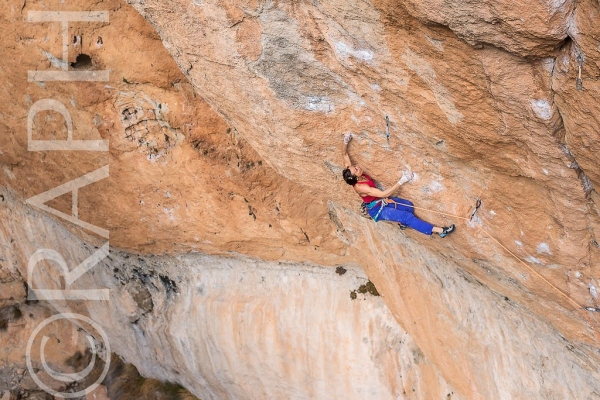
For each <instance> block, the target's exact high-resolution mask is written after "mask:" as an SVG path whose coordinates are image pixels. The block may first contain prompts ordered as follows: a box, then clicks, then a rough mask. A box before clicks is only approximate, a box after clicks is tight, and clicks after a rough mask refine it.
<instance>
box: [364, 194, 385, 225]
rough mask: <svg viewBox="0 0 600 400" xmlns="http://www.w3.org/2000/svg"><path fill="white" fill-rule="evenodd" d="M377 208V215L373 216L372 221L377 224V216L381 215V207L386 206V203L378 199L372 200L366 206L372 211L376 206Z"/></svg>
mask: <svg viewBox="0 0 600 400" xmlns="http://www.w3.org/2000/svg"><path fill="white" fill-rule="evenodd" d="M378 204H379V205H380V206H379V210H377V214H375V216H374V217H373V221H375V222H377V221H378V220H379V214H381V210H383V207H385V206H387V204H388V202H387V201H386V200H385V199H380V200H373V201H372V202H370V203H367V204H366V207H367V208H368V209H369V210H372V209H373V208H375V207H377V205H378Z"/></svg>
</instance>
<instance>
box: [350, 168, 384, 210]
mask: <svg viewBox="0 0 600 400" xmlns="http://www.w3.org/2000/svg"><path fill="white" fill-rule="evenodd" d="M363 176H364V177H365V178H367V181H366V182H357V183H356V185H369V186H370V187H372V188H376V187H377V186H375V182H373V179H371V177H370V176H369V175H367V174H363ZM380 199H381V197H373V196H365V197H363V198H362V200H363V201H364V202H365V203H370V202H372V201H375V200H380Z"/></svg>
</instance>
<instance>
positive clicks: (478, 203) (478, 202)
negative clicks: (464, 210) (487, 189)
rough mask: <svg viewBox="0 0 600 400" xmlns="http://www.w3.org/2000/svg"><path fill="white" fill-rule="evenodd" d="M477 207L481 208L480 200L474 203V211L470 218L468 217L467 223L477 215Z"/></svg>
mask: <svg viewBox="0 0 600 400" xmlns="http://www.w3.org/2000/svg"><path fill="white" fill-rule="evenodd" d="M479 207H481V199H477V202H476V203H475V209H474V210H473V212H472V213H471V217H469V221H471V220H473V217H474V216H475V214H476V213H477V210H479Z"/></svg>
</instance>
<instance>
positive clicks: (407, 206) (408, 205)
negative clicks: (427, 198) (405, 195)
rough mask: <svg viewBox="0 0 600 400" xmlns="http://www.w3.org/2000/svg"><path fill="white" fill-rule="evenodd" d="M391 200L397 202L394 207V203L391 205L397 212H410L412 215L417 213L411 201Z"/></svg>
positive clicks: (395, 198) (397, 198) (398, 198)
mask: <svg viewBox="0 0 600 400" xmlns="http://www.w3.org/2000/svg"><path fill="white" fill-rule="evenodd" d="M390 199H392V200H394V201H395V202H396V204H395V205H394V203H391V205H392V206H394V208H396V209H397V210H400V211H408V212H409V213H412V214H414V213H415V208H414V207H413V206H414V204H413V203H412V202H411V201H409V200H405V199H401V198H400V197H390Z"/></svg>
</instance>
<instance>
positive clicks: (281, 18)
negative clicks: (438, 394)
mask: <svg viewBox="0 0 600 400" xmlns="http://www.w3.org/2000/svg"><path fill="white" fill-rule="evenodd" d="M130 3H131V4H132V5H133V6H134V7H135V8H136V9H137V10H138V11H139V12H140V13H141V14H142V15H143V16H144V17H145V18H146V19H147V20H149V21H150V22H151V23H152V25H153V26H154V27H155V28H156V30H157V32H158V33H159V34H160V36H161V39H162V41H163V43H164V44H165V47H166V48H167V49H168V50H169V51H170V53H171V54H172V55H173V57H174V59H175V60H176V62H177V63H178V65H179V67H180V68H181V70H182V71H184V73H185V75H186V76H187V77H188V78H189V79H190V81H191V82H192V83H193V85H194V87H195V88H196V91H197V92H198V93H199V94H200V95H201V96H202V97H203V98H204V99H206V100H207V101H208V103H209V104H211V105H212V106H213V108H214V109H215V110H217V111H218V112H219V113H220V114H221V115H222V116H223V117H224V118H225V120H226V121H227V122H228V123H229V124H230V125H231V126H233V127H235V128H236V129H237V130H238V131H239V132H243V136H244V138H246V139H247V140H248V142H249V143H250V145H251V146H252V147H253V148H254V149H255V150H256V151H257V152H258V154H259V155H260V156H261V157H262V158H264V159H265V161H266V162H268V163H269V164H270V165H271V166H273V168H274V169H275V170H276V171H278V172H279V173H281V174H282V175H283V176H286V177H288V178H290V179H292V180H293V181H295V182H298V183H300V184H301V185H304V186H305V187H307V188H310V189H315V188H318V190H319V194H320V195H322V196H323V197H326V198H327V199H329V200H330V201H331V202H332V205H333V208H334V209H335V208H336V207H355V204H356V200H355V199H354V198H353V197H352V196H353V193H352V192H351V191H350V190H348V188H347V187H344V184H343V183H342V182H341V180H340V178H339V172H340V157H339V146H340V145H339V143H340V135H341V133H342V132H344V131H347V130H351V131H354V132H355V133H356V134H357V135H358V138H357V140H355V142H354V143H353V144H352V147H351V153H352V155H353V156H354V159H355V160H357V162H359V163H361V164H362V165H363V166H367V168H368V169H369V171H370V172H371V173H372V174H373V175H374V176H375V177H379V178H380V179H381V180H382V181H383V183H384V184H391V183H392V182H394V178H396V177H397V176H398V170H399V169H401V168H407V167H408V168H411V169H412V170H413V171H415V172H416V173H417V174H418V179H417V180H416V181H415V182H413V183H412V184H409V185H407V186H406V188H405V189H404V188H403V192H402V193H403V195H404V196H406V197H408V198H411V199H414V200H417V201H418V203H419V205H421V206H422V207H424V208H427V209H433V210H436V211H442V212H446V213H449V214H455V215H461V216H467V215H468V214H469V213H470V210H471V209H472V207H473V205H474V202H475V199H476V198H477V197H479V198H481V199H482V200H483V204H484V207H483V209H482V210H481V212H480V213H479V215H478V218H479V219H477V220H476V221H475V222H474V225H472V226H467V225H466V224H463V223H461V224H459V231H458V232H457V234H456V235H454V237H453V238H452V240H451V241H444V242H440V241H436V240H429V239H426V238H424V237H422V236H419V235H417V234H413V233H412V232H409V233H407V235H409V237H410V241H411V243H415V244H416V243H418V244H419V245H421V246H423V247H422V248H419V249H420V251H419V252H408V251H407V250H406V247H404V248H403V247H401V246H392V244H391V243H395V242H389V241H386V240H384V241H383V242H381V241H380V240H379V239H380V237H378V238H377V240H375V239H371V241H369V240H368V239H364V238H363V237H362V236H361V235H360V234H357V235H356V240H355V241H352V240H350V239H347V240H348V243H349V244H355V245H354V246H352V247H351V251H352V253H353V254H356V255H357V256H358V255H359V254H360V256H361V260H363V267H364V268H365V270H366V272H367V274H368V275H369V276H370V277H373V279H374V282H375V283H376V285H378V286H379V287H382V288H383V292H384V293H386V294H389V296H388V297H387V298H386V303H387V304H388V306H389V307H390V309H391V310H392V312H394V314H395V315H397V317H398V318H399V320H401V322H402V325H403V326H404V327H405V328H406V329H407V330H408V331H409V332H410V333H411V334H412V335H414V337H415V340H416V342H417V343H419V345H420V346H422V348H423V349H424V352H425V354H427V355H428V356H429V357H430V358H431V359H432V360H435V361H434V362H436V364H437V365H438V366H439V367H440V368H441V369H442V371H443V374H444V376H445V377H446V378H447V379H448V380H449V381H450V382H451V383H452V384H453V385H455V387H456V388H457V390H459V391H460V392H462V393H464V394H465V395H467V396H470V397H482V398H495V397H498V396H501V395H502V393H504V390H506V388H507V387H509V386H510V385H508V384H507V383H506V382H504V383H500V382H497V381H496V382H495V383H491V381H490V378H491V377H492V376H494V377H495V376H497V375H496V374H495V373H494V372H493V371H495V369H496V366H497V363H496V362H495V361H493V357H490V356H489V354H488V353H487V351H491V352H492V353H494V354H495V353H502V352H504V353H505V352H509V353H510V352H513V351H514V352H515V353H516V354H521V353H522V351H524V350H523V349H522V350H518V349H519V348H520V345H518V344H517V342H512V344H509V343H507V342H505V343H502V344H500V343H501V342H498V341H497V340H491V339H490V337H487V336H486V334H483V335H482V333H481V330H484V331H486V332H488V331H487V329H488V326H489V324H486V325H484V324H481V325H479V324H471V323H470V322H468V321H470V317H469V315H471V314H472V313H474V311H467V309H468V308H467V309H462V311H461V312H459V313H458V314H457V313H456V311H455V310H454V308H453V307H452V306H451V305H450V304H447V303H445V302H444V301H439V298H438V295H435V294H434V292H432V290H433V289H431V290H426V289H423V288H422V287H423V286H427V285H425V283H426V282H429V280H430V279H431V277H427V276H428V274H427V273H426V272H425V271H423V269H424V268H425V265H426V264H427V263H426V262H425V261H424V260H425V259H427V257H429V255H432V256H433V254H437V253H441V254H444V256H443V261H441V260H440V262H435V263H433V264H435V265H436V266H438V267H440V268H441V267H442V265H444V268H446V267H448V268H449V270H448V273H451V274H453V275H455V274H460V273H463V272H464V273H467V274H469V275H472V276H473V277H474V279H476V280H477V281H479V282H481V283H482V289H481V290H484V291H485V290H489V289H491V290H493V291H495V292H496V293H500V294H501V295H502V296H505V297H507V298H509V299H510V301H515V302H516V304H518V305H519V306H518V307H519V309H520V310H522V312H523V314H521V318H526V317H525V316H526V315H528V313H532V314H533V315H536V316H538V317H539V318H542V320H544V321H549V322H550V323H551V324H552V325H553V326H554V328H555V329H557V330H558V331H559V332H560V333H561V334H562V335H563V336H564V337H565V338H567V340H569V341H573V342H574V343H575V344H576V347H577V348H578V349H580V351H582V352H583V353H585V354H587V355H586V356H585V357H586V358H589V360H590V361H589V362H590V363H591V364H588V365H590V369H589V373H590V374H594V375H595V374H596V373H597V371H596V370H597V368H595V367H591V365H597V362H598V360H597V357H598V354H597V352H596V351H595V350H594V349H595V348H597V346H598V343H597V339H595V337H594V334H593V331H592V328H591V327H590V325H589V324H588V322H587V320H586V318H584V316H583V315H582V314H581V312H580V310H576V309H574V307H573V305H572V304H570V303H569V302H568V301H567V300H566V299H565V298H564V297H563V296H562V295H561V294H560V293H558V292H557V291H555V290H554V289H553V288H552V287H551V286H550V285H548V284H547V283H545V282H544V281H543V280H542V279H540V278H539V277H538V276H536V275H535V274H533V273H532V272H531V271H530V270H527V269H526V268H525V267H524V266H523V265H522V264H520V263H519V262H517V261H516V260H515V259H514V258H512V257H511V256H510V255H509V254H507V252H506V251H505V250H504V249H502V248H501V247H499V246H498V244H497V243H496V242H494V241H492V240H491V239H489V238H488V237H487V236H486V235H484V234H482V233H481V231H479V230H476V229H473V228H474V227H475V226H477V225H479V226H482V227H483V228H485V229H486V230H487V231H489V232H491V233H492V234H493V236H494V237H495V238H497V239H498V240H499V242H500V243H503V244H504V245H505V246H508V247H509V248H510V249H511V251H513V252H514V253H515V254H516V255H517V256H518V257H520V258H521V259H523V260H525V261H526V262H527V263H529V265H530V266H531V267H532V268H533V269H534V270H536V271H538V272H539V273H540V274H542V275H543V276H544V277H545V278H546V279H547V280H548V281H550V282H552V283H553V284H554V285H556V286H557V287H558V288H559V289H560V290H562V291H563V292H564V293H566V294H568V295H569V296H570V297H572V298H573V299H574V300H575V301H576V302H577V303H579V304H580V305H588V306H592V307H594V306H595V305H596V302H597V299H596V296H597V294H595V293H596V290H595V287H596V286H597V285H598V282H597V279H598V272H597V267H596V266H597V259H598V245H597V240H596V234H597V233H595V232H596V230H597V228H598V222H599V219H598V196H597V193H596V192H595V191H594V187H595V185H597V184H598V182H599V179H598V169H597V167H596V166H597V164H598V156H597V154H598V152H597V150H598V145H597V143H598V142H597V138H598V132H599V130H600V125H599V121H598V115H600V114H599V113H598V111H599V110H598V107H599V105H598V104H599V103H598V101H597V96H598V90H597V89H598V83H597V80H596V78H595V77H596V76H597V72H598V64H597V63H598V60H599V59H600V57H599V54H598V52H599V47H598V45H599V43H598V39H597V36H598V29H599V28H598V26H599V25H598V24H596V23H594V22H593V21H594V20H595V18H597V15H598V11H599V10H598V3H597V2H595V1H591V0H587V1H581V2H577V4H575V3H573V2H569V1H567V2H560V3H557V2H550V1H548V2H537V3H535V4H530V3H519V4H517V5H515V4H513V3H512V2H504V3H503V2H483V4H482V3H481V2H460V5H459V3H457V2H454V3H451V2H441V1H437V2H436V1H423V2H421V1H410V2H405V3H403V4H398V3H395V2H387V1H372V2H346V1H344V2H336V1H330V2H323V3H320V2H318V3H310V2H277V1H264V2H258V1H236V2H227V3H223V2H217V1H202V2H187V1H185V2H184V1H177V0H174V1H167V2H166V3H165V2H160V7H165V6H167V7H169V9H171V10H172V12H170V13H163V12H161V11H160V10H161V8H160V7H158V4H159V3H157V2H154V1H152V0H143V1H138V0H136V1H131V2H130ZM578 56H580V59H581V60H583V61H582V64H581V77H582V79H583V90H581V91H579V90H577V89H576V88H575V82H576V81H575V79H576V78H577V77H578V73H579V65H580V64H579V63H578V61H577V59H578ZM240 105H244V106H240ZM385 115H388V116H389V117H390V120H391V132H390V133H391V135H390V137H389V140H388V139H387V138H386V135H385V134H384V117H385ZM274 147H278V148H282V149H285V151H277V152H273V151H272V149H273V148H274ZM423 215H424V216H425V215H426V216H427V218H429V219H431V220H434V221H437V222H438V223H439V224H443V223H447V221H448V219H443V218H441V217H439V216H436V215H434V214H425V213H424V214H423ZM450 220H451V218H450ZM456 222H458V221H456ZM369 224H371V223H370V222H368V221H366V220H360V222H359V223H358V226H353V227H352V231H354V232H361V233H362V232H365V229H368V230H370V229H372V228H371V225H369ZM367 227H369V228H367ZM339 229H340V231H344V230H346V231H349V230H350V228H348V227H346V225H344V224H343V222H342V223H341V225H340V226H339ZM365 241H366V242H365ZM381 249H387V251H385V252H384V251H383V250H381ZM395 254H401V255H402V257H401V258H394V255H395ZM365 260H371V261H372V260H377V262H378V264H375V263H373V262H368V261H365ZM424 264H425V265H424ZM375 265H381V267H380V268H377V267H375ZM410 265H413V266H414V271H415V275H406V276H403V277H400V276H399V277H398V279H396V280H394V279H392V280H390V279H389V274H390V271H392V270H395V269H396V268H397V269H398V270H403V269H408V270H410V269H411V268H410V267H409V266H410ZM436 268H437V267H436ZM461 271H462V272H461ZM442 282H443V281H442ZM416 285H420V286H419V287H420V290H421V292H420V293H421V294H424V295H423V296H421V297H420V299H419V300H417V299H415V298H414V297H409V295H408V293H410V290H408V291H402V290H401V291H400V292H399V291H398V287H399V286H400V287H401V288H403V287H406V288H411V287H415V286H416ZM440 287H441V289H442V293H443V294H441V295H440V296H444V297H450V298H458V297H461V296H462V295H463V292H462V290H460V289H457V288H455V289H453V288H452V286H451V287H448V286H446V285H443V284H439V285H438V288H440ZM484 288H486V289H484ZM392 293H395V294H396V296H395V297H394V298H395V300H393V299H392V296H391V294H392ZM416 302H418V304H420V306H419V307H418V309H419V310H420V311H423V310H429V311H428V312H431V317H430V319H429V321H430V322H431V325H429V324H427V323H424V322H425V321H423V319H422V317H418V316H417V315H414V316H412V317H407V316H406V314H404V313H402V311H404V310H406V309H407V308H408V309H411V308H412V309H416V308H415V307H417V306H415V303H416ZM403 306H404V307H403ZM472 307H473V306H472ZM472 307H471V310H473V308H472ZM488 311H489V310H486V311H483V313H484V314H488ZM418 315H419V316H420V315H421V313H419V314H418ZM450 315H454V317H450ZM500 315H501V313H500ZM442 316H443V317H442ZM589 318H590V319H591V321H592V323H593V324H594V325H596V326H597V325H598V323H599V322H600V321H599V320H598V318H597V315H596V314H594V313H589ZM446 324H448V325H446ZM442 326H445V327H447V328H448V329H440V328H441V327H442ZM440 331H443V333H442V332H440ZM509 332H513V331H512V330H509ZM488 333H489V332H488ZM512 334H514V335H517V333H515V332H513V333H512ZM509 335H510V334H508V333H507V334H506V336H509ZM535 337H536V339H534V338H533V336H532V337H531V340H533V341H534V342H535V343H536V344H535V345H534V347H537V345H538V343H539V341H540V340H541V339H540V337H539V336H538V335H535ZM522 340H523V339H522V338H520V340H519V341H518V342H522ZM448 343H452V345H448ZM459 343H460V344H459ZM476 344H477V345H476ZM471 346H477V347H480V348H481V351H479V352H474V353H469V355H468V356H464V357H459V356H458V355H457V354H455V353H454V351H453V350H451V349H466V348H469V347H471ZM490 346H492V347H490ZM493 346H498V347H496V348H495V350H491V348H493ZM560 347H561V346H560V345H558V344H557V346H556V348H557V349H558V348H560ZM544 357H545V356H544ZM586 369H587V367H586ZM457 371H460V372H457ZM513 372H514V370H513ZM483 376H485V377H487V378H482V380H479V378H477V377H483ZM530 378H531V377H528V378H523V379H524V380H523V382H525V380H528V379H530ZM517 379H518V380H520V379H522V378H517ZM546 384H548V383H547V381H546ZM540 393H541V392H540ZM532 395H534V394H532ZM538 395H539V394H538Z"/></svg>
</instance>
